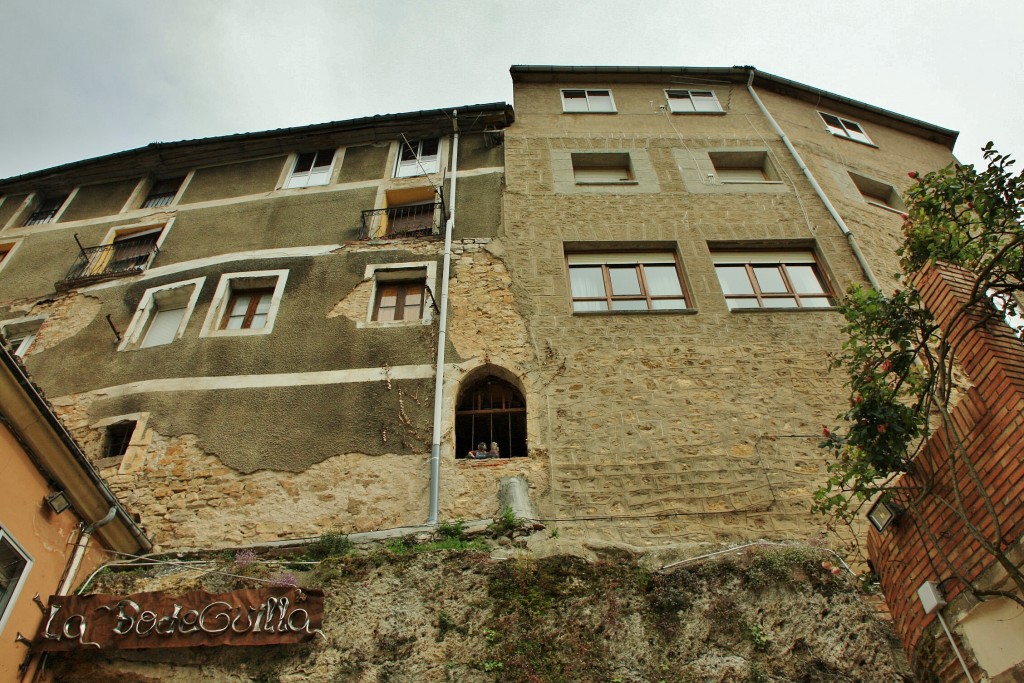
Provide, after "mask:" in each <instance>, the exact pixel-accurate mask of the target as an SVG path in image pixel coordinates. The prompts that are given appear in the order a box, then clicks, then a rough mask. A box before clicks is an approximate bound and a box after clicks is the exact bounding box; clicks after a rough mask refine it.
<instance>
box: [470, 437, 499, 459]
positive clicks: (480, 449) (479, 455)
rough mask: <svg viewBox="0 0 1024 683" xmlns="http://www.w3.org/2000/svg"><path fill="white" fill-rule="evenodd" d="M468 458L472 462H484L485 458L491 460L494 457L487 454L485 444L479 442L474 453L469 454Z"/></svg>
mask: <svg viewBox="0 0 1024 683" xmlns="http://www.w3.org/2000/svg"><path fill="white" fill-rule="evenodd" d="M469 457H470V458H472V459H474V460H484V459H485V458H491V457H494V456H492V455H491V454H490V453H489V452H487V444H486V443H484V442H483V441H481V442H480V443H478V444H477V445H476V450H475V451H470V452H469Z"/></svg>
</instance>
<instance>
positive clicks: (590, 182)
mask: <svg viewBox="0 0 1024 683" xmlns="http://www.w3.org/2000/svg"><path fill="white" fill-rule="evenodd" d="M576 184H577V185H588V186H593V185H599V186H600V185H611V186H613V187H615V186H618V185H639V184H640V181H639V180H577V181H576Z"/></svg>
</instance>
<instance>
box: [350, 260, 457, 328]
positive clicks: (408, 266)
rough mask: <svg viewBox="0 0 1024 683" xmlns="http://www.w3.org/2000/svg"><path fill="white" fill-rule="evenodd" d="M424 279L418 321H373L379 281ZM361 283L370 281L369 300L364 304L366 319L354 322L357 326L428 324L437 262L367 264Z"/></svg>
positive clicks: (430, 315) (431, 320)
mask: <svg viewBox="0 0 1024 683" xmlns="http://www.w3.org/2000/svg"><path fill="white" fill-rule="evenodd" d="M420 277H422V278H423V280H424V289H425V290H426V291H424V292H423V297H424V301H423V316H422V317H420V318H419V319H418V320H374V319H373V305H374V303H375V302H376V301H377V284H378V283H379V282H388V281H391V282H395V281H402V280H416V279H418V278H420ZM363 281H364V282H372V283H373V287H371V288H370V300H369V302H367V305H366V318H365V319H364V320H359V321H356V327H357V328H372V327H412V326H415V325H429V324H431V323H432V322H433V320H434V306H435V304H434V299H433V295H434V292H436V291H437V262H435V261H404V262H401V263H371V264H368V265H367V266H366V271H365V273H364V275H363Z"/></svg>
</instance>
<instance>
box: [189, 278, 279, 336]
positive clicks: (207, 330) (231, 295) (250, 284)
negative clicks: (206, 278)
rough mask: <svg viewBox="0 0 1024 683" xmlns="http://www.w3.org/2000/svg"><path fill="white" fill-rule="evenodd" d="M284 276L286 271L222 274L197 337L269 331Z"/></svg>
mask: <svg viewBox="0 0 1024 683" xmlns="http://www.w3.org/2000/svg"><path fill="white" fill-rule="evenodd" d="M287 276H288V271H286V270H274V271H257V272H252V273H230V274H228V275H223V276H221V279H220V282H219V283H218V284H217V292H216V293H215V294H214V297H213V301H214V305H213V306H211V307H210V312H209V313H208V314H207V317H206V322H205V323H204V324H203V331H202V332H201V333H200V336H204V337H207V336H210V337H212V336H230V335H247V334H270V332H271V331H272V330H273V327H274V320H275V319H276V317H277V312H278V309H279V308H280V305H281V298H282V297H283V296H284V285H285V281H286V280H287Z"/></svg>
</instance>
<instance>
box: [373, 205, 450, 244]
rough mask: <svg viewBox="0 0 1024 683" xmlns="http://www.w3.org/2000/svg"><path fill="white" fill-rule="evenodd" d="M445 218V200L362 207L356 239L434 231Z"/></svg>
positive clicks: (421, 234) (420, 233)
mask: <svg viewBox="0 0 1024 683" xmlns="http://www.w3.org/2000/svg"><path fill="white" fill-rule="evenodd" d="M442 220H444V204H443V203H442V202H427V203H424V204H409V205H406V206H390V207H387V208H384V209H367V210H365V211H363V215H362V226H361V227H360V230H359V239H361V240H365V239H371V238H387V239H390V238H400V237H427V236H430V235H436V234H437V233H438V232H439V230H438V227H439V226H440V221H442Z"/></svg>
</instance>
